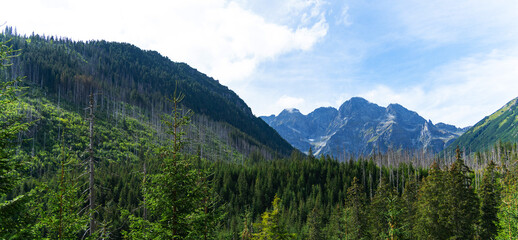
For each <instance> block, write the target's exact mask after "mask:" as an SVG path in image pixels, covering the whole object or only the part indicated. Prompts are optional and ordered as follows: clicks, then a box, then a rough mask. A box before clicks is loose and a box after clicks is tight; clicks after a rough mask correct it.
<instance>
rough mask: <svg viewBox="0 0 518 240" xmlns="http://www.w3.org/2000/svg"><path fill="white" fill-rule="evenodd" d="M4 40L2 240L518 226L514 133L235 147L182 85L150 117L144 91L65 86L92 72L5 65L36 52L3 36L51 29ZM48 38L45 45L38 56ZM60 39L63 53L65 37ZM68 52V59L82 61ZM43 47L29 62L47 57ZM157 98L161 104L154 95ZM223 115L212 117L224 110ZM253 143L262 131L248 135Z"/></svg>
mask: <svg viewBox="0 0 518 240" xmlns="http://www.w3.org/2000/svg"><path fill="white" fill-rule="evenodd" d="M2 39H3V42H2V44H1V46H0V50H1V52H0V57H1V59H0V64H1V65H0V67H1V71H0V78H1V85H0V91H1V92H0V111H1V112H0V125H1V128H0V238H2V239H515V238H516V236H518V189H517V187H518V182H517V180H518V169H517V168H518V165H517V164H516V162H517V161H518V149H517V145H516V144H515V143H499V144H496V145H495V146H494V147H493V148H492V149H491V150H490V151H485V152H478V153H474V154H470V155H465V154H463V151H461V149H458V148H457V150H456V152H455V153H445V154H443V155H441V156H440V157H439V156H433V155H425V154H423V153H407V152H402V151H388V152H386V153H383V154H382V153H379V154H375V155H371V156H351V157H350V158H348V159H334V158H332V157H330V156H320V157H315V156H313V154H312V153H311V150H310V153H309V154H308V155H303V154H302V153H300V152H298V151H292V153H291V155H289V156H285V154H271V153H269V151H261V148H255V150H254V149H249V150H243V149H245V148H246V147H243V146H244V145H246V144H245V143H243V146H242V147H239V148H237V147H236V144H237V143H236V141H233V140H234V139H233V138H232V137H231V136H232V135H230V137H227V138H222V137H221V136H223V135H225V134H219V132H222V131H223V132H225V133H228V132H234V134H236V135H237V134H240V136H247V132H246V131H245V130H244V131H238V130H236V126H227V128H226V129H225V125H220V124H215V123H214V122H213V121H212V120H209V119H207V117H206V116H203V114H202V113H203V111H202V113H200V112H199V111H200V109H199V108H196V107H192V105H189V104H188V102H189V101H191V100H190V97H189V94H190V93H188V92H184V89H185V88H181V87H178V88H176V86H175V85H171V86H168V87H171V88H172V89H179V91H174V92H173V94H171V95H170V99H169V100H168V103H167V104H165V103H164V107H163V108H164V109H162V110H163V111H162V112H164V113H166V112H168V113H167V114H163V115H162V118H158V117H155V114H149V112H148V110H149V106H147V105H145V104H146V101H143V102H142V103H141V104H142V105H139V104H138V103H137V102H138V101H136V102H135V101H124V99H120V98H115V97H114V98H113V99H110V97H109V96H110V95H111V93H109V92H107V90H106V89H110V88H111V87H107V88H103V92H102V93H101V92H99V91H95V88H84V87H81V88H78V87H76V86H75V84H76V83H75V82H77V81H86V82H89V81H92V84H93V78H95V77H98V76H91V78H92V79H90V80H88V79H89V78H88V77H87V78H86V79H82V77H81V75H77V73H74V72H67V71H62V72H67V73H65V74H70V75H69V76H67V77H64V78H60V79H63V81H70V82H67V83H63V84H55V85H52V84H49V83H48V82H45V81H47V80H48V79H56V78H53V77H41V76H43V75H45V74H43V75H40V77H41V78H40V77H39V78H36V79H39V80H40V82H41V81H44V82H43V83H41V84H35V82H38V81H35V80H34V76H31V75H27V77H25V78H24V76H22V74H20V73H16V71H18V70H19V69H20V68H17V67H15V65H16V64H15V62H16V61H21V60H20V58H28V57H29V56H37V54H36V53H32V55H31V54H29V53H27V51H18V50H17V49H20V45H17V44H13V43H18V44H25V43H27V44H28V45H33V44H34V42H38V41H41V42H47V41H48V44H50V42H52V41H53V40H52V39H51V38H48V37H47V38H45V37H42V39H40V40H34V42H32V40H31V39H36V37H31V38H25V39H24V41H25V43H24V42H23V41H20V39H22V38H17V39H14V38H13V40H11V41H9V40H7V39H5V37H4V38H2ZM22 40H23V39H22ZM56 41H57V40H56ZM63 41H65V42H66V40H63ZM48 44H41V46H40V47H41V49H39V50H38V51H41V55H42V56H45V51H47V50H46V46H47V45H48ZM81 44H82V43H74V45H76V46H79V45H81ZM98 44H101V43H98ZM61 46H62V47H63V48H64V50H63V51H67V50H66V48H65V46H66V44H63V45H61ZM34 48H37V46H34ZM33 51H34V52H37V51H36V49H35V50H33ZM75 53H76V51H70V52H69V53H68V54H65V55H64V56H68V57H70V58H72V57H73V58H77V59H78V60H80V59H81V56H82V55H81V54H79V55H74V54H75ZM24 55H25V56H24ZM27 55H29V56H27ZM64 56H55V57H56V58H61V57H64ZM48 58H51V56H46V60H41V61H42V62H41V63H39V64H35V65H27V66H25V68H31V67H34V66H43V65H45V62H46V61H50V60H48ZM55 61H58V60H55ZM59 61H61V60H59ZM74 61H75V60H74ZM150 61H151V60H150ZM18 64H19V63H18ZM74 64H77V65H78V66H82V63H81V61H79V62H76V63H74ZM96 65H103V63H102V62H98V64H96ZM18 66H19V65H18ZM56 66H60V65H58V64H56ZM56 66H54V67H56ZM85 66H91V65H87V64H85ZM108 66H109V64H108ZM52 68H53V67H51V68H45V69H52ZM101 68H104V67H101ZM42 69H43V68H41V69H39V70H35V72H39V71H43V70H42ZM70 69H74V68H70ZM130 69H131V70H134V68H133V67H129V68H127V69H126V70H117V71H115V72H116V73H117V74H121V73H124V72H125V71H130ZM45 71H46V70H45ZM106 71H107V72H106V74H107V75H109V74H111V73H112V71H111V70H108V69H107V70H106ZM135 71H136V70H135ZM46 74H47V73H46ZM48 74H50V75H49V76H51V75H53V74H55V72H52V73H48ZM65 79H68V80H65ZM96 81H97V80H96ZM99 82H100V83H103V82H104V81H99ZM150 82H152V81H151V80H150ZM186 82H189V81H187V80H186ZM96 84H97V83H96ZM184 84H185V83H184ZM53 86H58V87H57V89H55V88H54V87H53ZM66 86H70V87H66ZM66 88H70V89H69V90H67V91H66V90H65V89H66ZM75 88H77V92H74V91H75V90H73V89H75ZM194 88H196V87H194ZM60 89H61V90H60ZM129 89H131V87H129V88H128V91H129V92H131V91H130V90H129ZM133 89H135V88H133ZM69 91H72V92H69ZM56 92H57V94H56ZM65 92H67V93H66V94H68V95H69V96H68V97H65V96H64V95H65ZM121 92H126V91H121ZM143 93H145V91H143V92H141V93H139V94H142V95H144V97H142V98H143V99H146V97H145V94H143ZM61 94H63V96H61ZM130 95H131V94H130ZM107 96H108V97H107ZM158 99H161V100H160V101H166V99H165V97H163V98H162V97H160V98H157V99H155V100H153V101H159V100H158ZM183 103H185V104H183ZM203 103H204V102H201V103H200V104H203ZM152 105H153V106H156V105H159V104H152ZM150 106H151V105H150ZM165 108H167V109H169V110H167V109H165ZM153 111H154V110H153ZM157 112H159V111H158V110H157ZM221 114H223V115H224V113H221ZM228 114H230V115H225V116H222V118H223V117H225V118H232V116H233V115H232V113H228ZM157 115H158V113H157ZM200 115H201V116H200ZM203 122H205V124H200V123H203ZM229 129H230V130H229ZM227 136H228V135H227ZM243 138H245V137H243ZM253 141H258V140H254V139H249V141H248V142H253ZM252 145H254V144H251V143H248V145H247V146H252ZM258 145H260V143H257V144H255V146H258ZM264 145H265V146H269V147H268V148H271V149H276V148H275V147H271V145H268V144H264ZM250 148H251V147H250ZM240 150H242V151H240Z"/></svg>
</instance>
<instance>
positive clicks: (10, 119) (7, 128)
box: [0, 42, 31, 238]
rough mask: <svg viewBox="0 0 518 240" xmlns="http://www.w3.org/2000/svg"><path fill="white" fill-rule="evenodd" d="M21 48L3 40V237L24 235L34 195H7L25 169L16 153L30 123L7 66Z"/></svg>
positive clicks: (0, 116)
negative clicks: (28, 208) (24, 113)
mask: <svg viewBox="0 0 518 240" xmlns="http://www.w3.org/2000/svg"><path fill="white" fill-rule="evenodd" d="M16 52H17V51H15V50H13V48H12V47H11V46H7V42H0V237H9V238H16V237H18V238H22V237H24V236H26V234H25V233H24V229H25V227H22V226H24V225H25V224H26V215H25V213H26V203H27V202H28V201H29V199H30V196H29V195H27V196H24V195H19V196H17V197H16V198H14V199H12V200H8V201H6V199H5V194H7V193H9V192H10V191H11V190H12V189H13V188H14V187H15V186H17V185H18V183H19V180H20V172H21V171H22V170H23V164H24V160H26V159H25V158H24V157H23V156H21V155H19V156H15V150H16V146H17V145H18V144H20V143H19V142H18V141H16V140H17V139H16V138H17V137H18V134H20V133H22V132H24V131H26V130H27V129H28V127H29V126H30V124H31V123H30V122H28V121H26V120H25V119H24V118H23V115H22V114H21V111H22V109H21V108H20V106H19V105H18V94H19V93H20V91H21V90H22V88H21V87H20V86H18V85H17V84H18V83H19V82H20V81H21V78H20V77H18V78H16V79H14V80H8V79H7V77H6V76H5V74H4V73H5V72H6V68H7V67H9V66H11V59H12V58H14V57H17V56H18V55H16V54H15V53H16Z"/></svg>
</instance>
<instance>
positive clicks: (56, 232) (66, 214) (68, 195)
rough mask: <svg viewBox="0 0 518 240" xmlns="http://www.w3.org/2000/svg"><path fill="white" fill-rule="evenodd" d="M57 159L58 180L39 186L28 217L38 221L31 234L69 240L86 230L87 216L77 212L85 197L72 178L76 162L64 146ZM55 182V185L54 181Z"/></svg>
mask: <svg viewBox="0 0 518 240" xmlns="http://www.w3.org/2000/svg"><path fill="white" fill-rule="evenodd" d="M62 137H64V134H63V135H62ZM63 142H64V140H63ZM58 159H59V160H60V164H59V165H60V166H61V167H60V173H59V175H60V176H59V180H58V179H55V178H54V179H51V182H49V183H48V184H42V186H40V187H39V189H40V192H39V194H38V195H39V196H38V198H37V201H34V202H32V205H33V206H32V207H31V209H32V211H31V212H32V213H31V214H33V215H35V218H37V219H38V222H37V223H36V224H35V225H34V227H33V230H32V231H33V232H35V234H36V236H38V237H40V238H44V239H73V238H77V237H78V236H81V235H82V234H83V233H84V232H85V231H86V229H87V227H88V215H87V214H85V213H84V212H83V213H81V211H82V208H83V204H84V202H86V198H85V196H84V195H83V194H82V191H81V189H80V186H81V183H80V182H78V181H77V180H76V179H77V176H74V175H73V173H75V172H76V171H74V168H76V167H77V159H76V158H74V157H73V156H71V155H70V154H69V152H68V151H65V145H64V144H62V151H61V154H60V155H59V156H58ZM56 180H58V182H54V181H56Z"/></svg>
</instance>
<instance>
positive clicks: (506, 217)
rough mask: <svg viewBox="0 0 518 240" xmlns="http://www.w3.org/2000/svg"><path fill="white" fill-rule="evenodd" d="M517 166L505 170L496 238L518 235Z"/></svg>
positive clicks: (506, 239)
mask: <svg viewBox="0 0 518 240" xmlns="http://www.w3.org/2000/svg"><path fill="white" fill-rule="evenodd" d="M517 170H518V167H514V169H512V170H511V171H509V170H507V169H506V170H505V178H504V180H503V184H502V185H503V192H502V202H501V205H500V211H499V212H498V219H499V227H500V231H499V232H498V236H497V238H496V239H501V240H512V239H515V238H516V236H518V181H517V179H518V178H517Z"/></svg>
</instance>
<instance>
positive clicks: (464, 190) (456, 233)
mask: <svg viewBox="0 0 518 240" xmlns="http://www.w3.org/2000/svg"><path fill="white" fill-rule="evenodd" d="M469 174H470V169H469V168H468V166H466V165H465V164H464V160H463V159H462V157H461V151H460V150H459V148H457V154H456V161H455V162H454V163H453V164H452V165H451V166H450V169H449V171H448V172H447V174H446V178H445V185H446V187H447V189H446V191H445V194H446V196H445V199H446V206H445V207H446V209H447V212H446V215H445V216H444V217H445V218H446V219H447V222H446V224H447V225H446V229H447V230H448V232H449V234H450V235H449V237H450V238H451V239H473V238H474V237H475V234H476V232H475V224H476V223H477V219H478V216H479V199H478V196H477V194H476V193H475V188H474V187H473V186H472V181H473V179H472V178H471V177H470V175H469Z"/></svg>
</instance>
